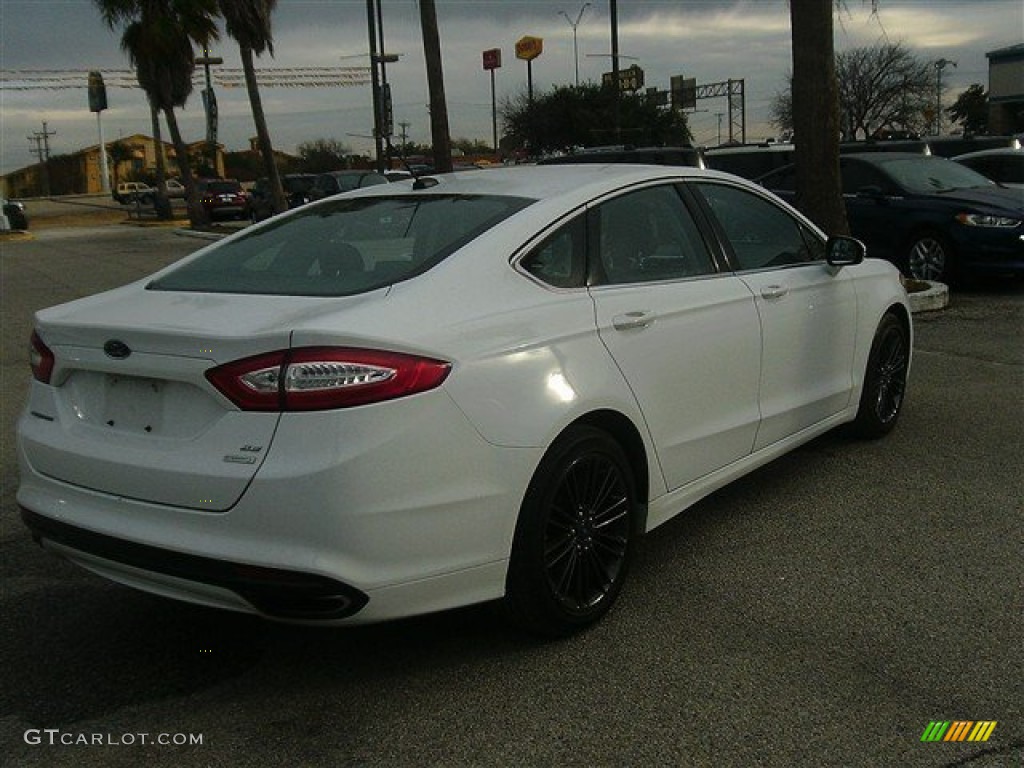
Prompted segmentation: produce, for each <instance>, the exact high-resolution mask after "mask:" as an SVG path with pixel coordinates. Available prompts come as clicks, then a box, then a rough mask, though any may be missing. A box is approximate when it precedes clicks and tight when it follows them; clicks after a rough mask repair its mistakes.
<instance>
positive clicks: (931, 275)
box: [907, 232, 954, 282]
mask: <svg viewBox="0 0 1024 768" xmlns="http://www.w3.org/2000/svg"><path fill="white" fill-rule="evenodd" d="M953 258H954V257H953V246H952V245H951V244H950V242H949V240H948V239H947V238H946V237H944V236H943V235H940V234H938V233H936V232H924V233H922V234H919V235H917V236H916V237H915V238H914V239H913V241H912V242H911V243H910V247H909V248H908V249H907V272H908V273H909V275H910V277H912V278H914V279H915V280H933V281H936V282H948V281H949V278H950V276H951V275H952V272H953Z"/></svg>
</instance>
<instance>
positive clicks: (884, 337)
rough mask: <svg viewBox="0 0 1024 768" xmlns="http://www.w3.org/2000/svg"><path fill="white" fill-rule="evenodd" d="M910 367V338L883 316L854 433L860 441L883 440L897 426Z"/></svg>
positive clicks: (895, 320)
mask: <svg viewBox="0 0 1024 768" xmlns="http://www.w3.org/2000/svg"><path fill="white" fill-rule="evenodd" d="M909 365H910V338H909V335H908V334H907V330H906V328H905V327H904V326H903V323H902V322H900V320H899V319H898V318H896V317H895V316H894V315H886V316H885V317H883V318H882V322H881V323H879V324H878V330H877V331H876V332H875V338H874V341H872V342H871V354H870V355H869V357H868V366H867V370H866V371H865V373H864V389H863V391H862V392H861V395H860V406H859V408H858V409H857V418H856V420H854V422H853V430H854V432H855V433H856V434H857V435H859V436H860V437H867V438H875V437H882V436H883V435H886V434H888V433H889V432H891V431H892V428H893V427H895V426H896V420H897V419H898V418H899V415H900V411H901V410H902V408H903V397H904V395H905V394H906V389H907V371H908V368H909Z"/></svg>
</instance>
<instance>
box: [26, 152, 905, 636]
mask: <svg viewBox="0 0 1024 768" xmlns="http://www.w3.org/2000/svg"><path fill="white" fill-rule="evenodd" d="M911 347H912V328H911V316H910V311H909V307H908V304H907V298H906V294H905V292H904V290H903V287H902V285H901V283H900V280H899V276H898V273H897V271H896V270H895V269H894V268H893V267H892V266H891V265H889V264H888V263H886V262H883V261H878V260H874V259H865V254H864V249H863V246H862V245H861V244H860V243H859V242H857V241H855V240H851V239H849V238H841V237H836V238H831V239H826V237H825V236H824V235H823V234H822V233H821V232H820V231H819V230H818V229H816V228H815V227H814V226H813V225H812V224H811V223H810V222H809V221H807V220H806V219H805V218H803V217H802V216H801V215H800V214H798V213H797V212H795V211H794V210H793V209H791V208H789V207H787V206H786V205H785V204H784V203H782V202H780V201H779V200H778V199H777V198H775V197H773V196H772V195H771V194H770V193H768V192H766V191H765V190H763V189H761V188H759V187H757V186H754V185H752V184H749V183H747V182H745V181H743V180H741V179H738V178H735V177H732V176H728V175H725V174H720V173H716V172H713V171H701V170H697V169H693V168H685V167H673V168H657V167H643V166H629V165H589V166H579V167H568V166H551V167H521V168H513V169H496V170H487V171H474V172H468V173H462V174H450V175H439V176H435V177H429V178H420V179H417V180H408V181H402V182H397V183H394V184H389V185H381V186H377V187H372V188H369V189H365V190H359V191H356V192H354V193H348V194H346V195H343V196H339V197H333V198H329V199H326V200H323V201H321V202H319V203H317V204H314V205H310V206H307V207H302V208H299V209H296V210H294V211H292V212H291V213H288V214H285V215H282V216H280V217H275V218H273V219H270V220H269V221H267V222H265V223H264V224H262V225H259V226H256V227H252V228H249V229H247V230H245V231H243V232H241V233H239V234H237V235H235V236H232V237H230V238H228V239H226V240H223V241H221V242H219V243H216V244H213V245H210V246H209V247H206V248H204V249H202V250H200V251H198V252H196V253H195V254H193V255H191V256H189V257H187V258H185V259H184V260H182V261H180V262H178V263H177V264H174V265H172V266H170V267H167V268H166V269H163V270H161V271H160V272H157V273H156V274H155V275H153V276H151V277H149V278H147V279H145V280H142V281H140V282H137V283H133V284H131V285H127V286H124V287H123V288H118V289H116V290H112V291H108V292H106V293H102V294H99V295H96V296H92V297H89V298H85V299H81V300H78V301H73V302H71V303H68V304H64V305H61V306H57V307H53V308H50V309H46V310H43V311H41V312H39V313H38V314H37V316H36V318H35V331H34V333H33V334H32V339H31V356H32V360H31V363H32V373H33V380H32V382H31V391H30V393H29V397H28V402H27V407H26V409H25V411H24V414H23V415H22V417H21V420H20V422H19V426H18V455H19V460H20V468H21V484H20V487H19V490H18V502H19V504H20V506H21V508H22V516H23V519H24V521H25V523H26V524H27V525H28V527H29V528H30V529H31V531H32V533H33V535H34V536H35V538H36V539H37V540H38V541H39V542H41V543H42V544H43V545H44V546H45V547H46V548H48V549H50V550H52V551H54V552H56V553H58V554H60V555H62V556H64V557H66V558H68V559H70V560H72V561H74V562H76V563H78V564H79V565H81V566H83V567H85V568H88V569H89V570H91V571H94V572H96V573H98V574H101V575H102V576H105V577H108V578H110V579H113V580H116V581H118V582H121V583H124V584H127V585H130V586H133V587H137V588H140V589H144V590H149V591H151V592H155V593H158V594H161V595H166V596H169V597H174V598H179V599H183V600H188V601H192V602H196V603H202V604H205V605H211V606H219V607H222V608H227V609H234V610H240V611H248V612H253V613H257V614H260V615H263V616H266V617H270V618H275V619H281V620H288V621H298V622H321V623H332V624H333V623H355V622H369V621H379V620H383V619H390V618H394V617H399V616H408V615H412V614H418V613H424V612H429V611H437V610H442V609H446V608H451V607H454V606H461V605H466V604H470V603H477V602H484V601H501V602H500V605H502V606H503V607H504V609H505V613H506V614H507V615H508V616H509V617H511V618H512V619H513V621H515V622H516V623H517V624H519V625H521V626H525V627H527V628H529V629H532V630H535V631H539V632H545V633H550V634H565V633H569V632H572V631H574V630H576V629H579V628H581V627H584V626H586V625H588V624H590V623H592V622H594V621H595V620H597V619H598V618H599V617H601V616H602V615H603V614H604V613H605V611H607V610H608V608H609V607H610V606H611V605H612V603H613V602H614V601H615V599H616V597H617V595H618V594H619V592H620V590H621V588H622V585H623V583H624V581H625V578H626V573H627V570H628V567H629V564H630V560H631V557H632V555H633V552H634V549H635V545H636V543H637V541H638V537H640V536H641V535H642V534H643V533H644V532H645V531H648V530H650V529H652V528H654V527H655V526H657V525H659V524H661V523H663V522H665V521H666V520H668V519H669V518H671V517H672V516H674V515H675V514H677V513H679V512H680V511H681V510H683V509H685V508H687V507H688V506H690V505H692V504H693V503H694V502H696V501H697V500H698V499H700V498H702V497H704V496H706V495H707V494H709V493H711V492H712V491H714V490H715V489H717V488H719V487H721V486H722V485H724V484H726V483H727V482H729V481H730V480H732V479H734V478H736V477H739V476H740V475H743V474H745V473H747V472H750V471H751V470H752V469H754V468H755V467H758V466H760V465H762V464H765V463H766V462H768V461H770V460H772V459H773V458H775V457H778V456H779V455H781V454H783V453H785V452H786V451H789V450H791V449H792V448H794V447H795V446H798V445H800V444H801V443H804V442H806V441H808V440H810V439H812V438H813V437H815V436H817V435H820V434H822V433H823V432H825V431H827V430H829V429H832V428H834V427H836V426H838V425H840V424H843V423H847V422H851V423H852V427H853V429H854V431H856V432H859V433H860V434H862V435H864V436H872V437H877V436H881V435H883V434H885V433H886V432H888V431H889V430H890V429H891V428H892V427H893V426H894V425H895V423H896V420H897V417H898V415H899V413H900V408H901V405H902V402H903V398H904V392H905V387H906V380H907V375H908V371H909V367H910V355H911Z"/></svg>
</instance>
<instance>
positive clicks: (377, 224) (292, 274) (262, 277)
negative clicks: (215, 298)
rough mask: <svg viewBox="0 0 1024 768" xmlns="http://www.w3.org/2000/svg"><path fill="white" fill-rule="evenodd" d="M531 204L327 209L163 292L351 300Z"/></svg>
mask: <svg viewBox="0 0 1024 768" xmlns="http://www.w3.org/2000/svg"><path fill="white" fill-rule="evenodd" d="M531 202H532V201H531V200H528V199H524V198H518V197H498V196H489V195H430V196H417V197H412V196H396V197H364V198H359V199H353V200H330V201H325V202H322V203H319V204H317V205H312V206H308V207H304V208H301V209H298V210H299V213H297V214H295V215H292V216H288V217H287V218H284V219H280V220H277V221H275V222H273V223H271V224H269V225H267V226H263V227H260V228H259V229H254V230H251V231H250V232H248V233H246V234H244V235H242V236H241V237H239V238H238V239H237V240H232V241H229V242H225V243H222V244H221V245H219V246H217V247H214V248H212V249H211V250H209V251H207V252H206V253H204V254H203V255H201V256H198V257H197V258H195V259H193V260H191V261H188V262H186V263H184V264H182V265H181V266H180V267H178V268H176V269H172V270H171V271H170V272H168V273H167V274H165V275H163V276H162V277H159V278H158V279H156V280H154V281H152V282H151V283H150V284H149V285H148V286H147V288H149V289H150V290H159V291H197V292H202V293H253V294H268V295H283V296H349V295H353V294H357V293H365V292H367V291H372V290H375V289H377V288H382V287H384V286H386V285H390V284H392V283H395V282H398V281H401V280H406V279H408V278H410V277H413V276H415V275H418V274H420V273H422V272H425V271H426V270H428V269H430V268H431V267H433V266H434V265H435V264H438V263H439V262H440V261H442V260H443V259H444V258H445V257H447V256H448V255H449V254H451V253H453V252H454V251H456V250H457V249H458V248H460V247H462V246H463V245H465V244H466V243H468V242H469V241H471V240H472V239H474V238H475V237H478V236H479V235H480V234H481V233H483V232H484V231H486V230H488V229H490V228H491V227H493V226H494V225H495V224H497V223H498V222H500V221H502V220H503V219H506V218H508V217H509V216H511V215H512V214H514V213H515V212H516V211H518V210H520V209H522V208H524V207H525V206H527V205H529V204H530V203H531Z"/></svg>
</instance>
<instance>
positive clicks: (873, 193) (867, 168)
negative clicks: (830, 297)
mask: <svg viewBox="0 0 1024 768" xmlns="http://www.w3.org/2000/svg"><path fill="white" fill-rule="evenodd" d="M839 172H840V177H841V179H842V185H843V202H844V204H845V206H846V218H847V219H848V221H849V223H850V232H851V233H852V234H853V236H854V237H856V238H857V239H858V240H860V241H861V242H863V243H864V245H866V246H867V249H868V254H870V255H871V256H872V257H875V258H879V259H888V260H889V261H892V262H894V263H897V264H898V263H899V262H900V257H901V256H902V254H901V253H900V249H901V247H902V246H903V244H904V243H905V242H906V239H907V234H908V233H907V228H908V227H907V224H908V221H909V219H908V218H907V216H906V213H905V210H904V209H905V208H906V202H905V199H904V196H903V195H902V194H901V192H900V190H899V189H898V188H897V187H896V186H895V185H894V184H893V183H892V181H891V180H890V179H889V178H888V177H887V176H886V175H885V174H884V173H882V172H881V171H879V170H878V169H877V168H875V167H874V166H872V165H870V164H869V163H866V162H864V161H862V160H860V159H859V158H857V157H840V158H839Z"/></svg>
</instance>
